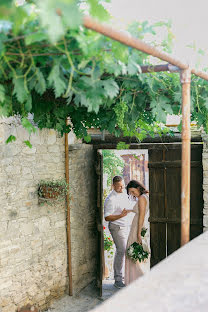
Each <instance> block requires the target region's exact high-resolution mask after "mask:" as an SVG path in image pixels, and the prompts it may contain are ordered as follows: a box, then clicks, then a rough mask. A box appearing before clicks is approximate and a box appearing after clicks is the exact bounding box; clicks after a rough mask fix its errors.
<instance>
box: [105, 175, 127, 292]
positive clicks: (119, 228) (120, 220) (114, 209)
mask: <svg viewBox="0 0 208 312" xmlns="http://www.w3.org/2000/svg"><path fill="white" fill-rule="evenodd" d="M129 206H130V203H129V200H128V196H127V194H126V193H124V181H123V179H122V177H120V176H115V177H114V178H113V191H112V192H111V193H110V194H109V195H108V196H107V198H106V200H105V203H104V218H105V220H106V221H109V230H110V233H111V235H112V237H113V241H114V243H115V246H116V254H115V258H114V278H115V284H114V286H115V287H117V288H122V287H124V286H125V284H124V283H123V281H122V279H123V276H122V271H123V267H124V258H125V251H126V241H127V228H128V227H129V226H130V221H131V220H130V218H128V217H127V214H128V210H126V209H125V208H128V207H129Z"/></svg>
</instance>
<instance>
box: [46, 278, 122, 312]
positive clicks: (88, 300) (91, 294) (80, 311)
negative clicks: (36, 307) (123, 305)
mask: <svg viewBox="0 0 208 312" xmlns="http://www.w3.org/2000/svg"><path fill="white" fill-rule="evenodd" d="M113 283H114V281H113V280H104V281H103V296H102V298H100V297H99V296H98V294H97V292H96V289H95V287H94V285H93V284H90V285H89V286H87V287H86V288H85V289H83V290H82V291H81V292H80V293H79V294H78V295H76V296H74V297H70V296H68V295H65V296H64V297H63V298H61V299H59V300H57V301H55V302H54V303H53V304H52V306H51V307H50V309H48V310H47V311H46V312H86V311H90V310H92V309H93V308H94V307H95V306H98V305H99V304H101V303H102V302H103V301H105V300H107V299H108V298H109V297H111V296H112V295H113V294H114V293H116V292H117V291H118V289H117V288H115V287H114V286H113Z"/></svg>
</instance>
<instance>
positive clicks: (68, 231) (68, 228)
mask: <svg viewBox="0 0 208 312" xmlns="http://www.w3.org/2000/svg"><path fill="white" fill-rule="evenodd" d="M67 125H68V119H66V126H67ZM65 176H66V183H67V184H68V185H69V143H68V133H65ZM66 205H67V250H68V276H69V296H72V295H73V290H72V263H71V222H70V202H69V193H68V192H67V195H66Z"/></svg>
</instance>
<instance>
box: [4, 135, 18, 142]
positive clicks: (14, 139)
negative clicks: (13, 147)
mask: <svg viewBox="0 0 208 312" xmlns="http://www.w3.org/2000/svg"><path fill="white" fill-rule="evenodd" d="M16 139H17V138H16V137H15V136H14V135H10V136H9V137H8V139H7V140H6V144H8V143H11V142H14V141H16Z"/></svg>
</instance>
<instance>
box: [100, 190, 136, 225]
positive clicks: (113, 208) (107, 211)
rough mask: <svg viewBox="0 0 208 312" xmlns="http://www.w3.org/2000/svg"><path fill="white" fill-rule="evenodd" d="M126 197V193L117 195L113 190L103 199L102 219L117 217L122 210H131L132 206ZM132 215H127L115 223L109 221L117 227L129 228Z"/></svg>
mask: <svg viewBox="0 0 208 312" xmlns="http://www.w3.org/2000/svg"><path fill="white" fill-rule="evenodd" d="M134 204H135V203H132V202H131V201H130V200H129V198H128V195H127V194H126V193H117V192H116V191H115V190H113V191H112V192H111V193H110V194H109V195H108V196H107V197H106V199H105V203H104V218H106V217H108V216H110V215H119V214H121V212H122V210H123V209H124V208H125V209H127V210H128V209H133V205H134ZM132 217H133V214H132V213H128V214H127V216H125V217H123V218H120V219H118V220H115V221H111V222H112V223H113V224H117V225H119V226H129V225H131V222H132Z"/></svg>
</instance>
